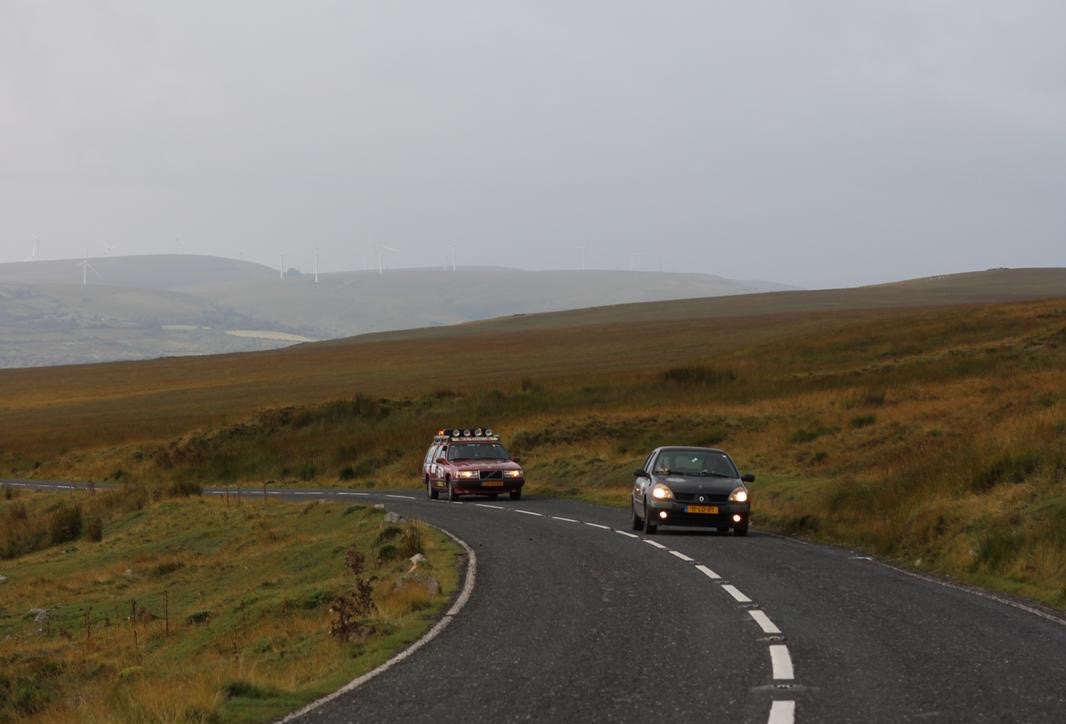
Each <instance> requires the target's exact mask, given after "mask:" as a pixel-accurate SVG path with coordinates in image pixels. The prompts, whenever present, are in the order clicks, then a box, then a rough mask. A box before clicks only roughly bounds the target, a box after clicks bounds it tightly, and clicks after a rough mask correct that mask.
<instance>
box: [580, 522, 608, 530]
mask: <svg viewBox="0 0 1066 724" xmlns="http://www.w3.org/2000/svg"><path fill="white" fill-rule="evenodd" d="M585 525H591V526H592V527H593V528H599V529H600V530H610V529H611V526H609V525H600V524H599V523H589V522H588V521H585Z"/></svg>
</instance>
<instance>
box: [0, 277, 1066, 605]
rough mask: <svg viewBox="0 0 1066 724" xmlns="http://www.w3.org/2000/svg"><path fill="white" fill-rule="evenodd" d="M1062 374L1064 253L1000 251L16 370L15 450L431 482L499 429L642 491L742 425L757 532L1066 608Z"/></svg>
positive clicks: (4, 462)
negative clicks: (909, 274)
mask: <svg viewBox="0 0 1066 724" xmlns="http://www.w3.org/2000/svg"><path fill="white" fill-rule="evenodd" d="M1064 391H1066V272H1064V271H1063V270H1056V269H1049V270H996V271H990V272H984V273H977V274H966V275H957V276H953V277H944V278H937V279H927V280H916V281H913V282H907V283H901V284H895V285H882V286H878V287H867V288H862V289H855V290H836V291H826V292H783V293H775V294H762V295H751V296H747V297H731V298H720V299H702V300H686V301H680V302H663V303H655V304H641V305H622V306H617V307H604V308H599V309H591V310H581V311H576V312H566V313H556V314H546V315H530V316H519V317H513V318H505V319H498V320H490V321H486V322H480V323H474V324H467V325H462V326H458V327H452V328H434V329H425V330H413V331H407V332H393V333H385V334H378V335H369V336H364V337H358V338H353V339H349V340H338V341H335V342H329V343H322V344H313V345H300V346H297V347H293V348H289V349H286V350H279V351H271V352H264V353H257V354H249V355H231V356H221V357H210V358H196V359H168V360H158V361H153V362H144V363H135V364H134V363H131V364H118V365H95V366H88V367H82V368H64V369H36V370H12V371H7V372H4V373H3V374H0V409H2V410H3V414H4V420H5V426H4V428H3V429H2V430H0V468H2V469H3V471H4V472H6V473H7V474H9V475H12V476H22V477H37V478H70V477H73V478H92V479H95V480H109V481H126V482H131V483H149V484H163V483H168V482H174V481H191V482H197V483H236V482H245V483H247V484H250V485H259V484H261V483H262V482H263V481H264V480H274V481H278V482H279V483H285V484H290V485H343V486H350V487H361V486H379V487H382V486H389V487H396V486H400V487H409V488H410V487H415V486H418V485H419V483H420V481H419V480H418V478H417V475H418V473H417V471H418V469H419V464H420V461H421V455H422V453H423V452H424V450H425V444H426V442H427V441H428V438H429V436H430V434H431V433H432V432H433V430H434V428H436V427H438V426H454V425H489V426H492V427H494V428H496V429H497V430H498V431H500V432H501V433H503V434H504V436H505V439H506V441H507V442H508V443H509V444H510V446H511V447H512V448H513V449H514V450H515V452H517V453H518V454H519V455H521V457H522V459H523V463H524V464H525V465H526V467H527V469H528V471H529V479H530V481H531V482H530V490H531V491H532V492H536V491H547V492H552V493H556V494H564V495H571V496H577V497H582V498H586V499H592V500H599V501H606V502H612V503H622V502H623V501H624V499H625V495H626V491H627V490H628V488H629V485H630V482H631V478H630V477H629V472H630V471H631V470H632V469H633V468H634V467H636V466H637V465H639V463H640V461H642V460H643V458H644V456H645V455H646V453H647V451H648V450H649V449H650V448H651V447H654V446H655V445H658V444H666V443H694V444H706V445H720V446H721V447H724V448H725V449H727V450H728V451H730V452H731V453H732V454H733V456H734V457H735V458H736V459H737V460H738V462H739V464H740V465H741V466H742V467H743V468H744V469H746V470H752V471H753V472H755V473H756V474H757V475H758V481H757V482H756V483H755V484H754V486H753V492H754V505H755V511H756V514H755V518H754V524H755V525H756V527H762V528H764V529H765V528H770V529H773V530H778V531H783V532H787V533H792V534H797V535H804V536H810V537H813V538H817V539H821V540H827V541H833V542H837V543H842V544H847V545H852V546H857V547H861V548H863V549H864V550H868V551H871V552H874V553H877V554H880V555H884V556H888V557H890V558H893V559H896V560H898V561H901V562H903V563H905V564H906V565H908V566H912V567H915V568H918V569H921V570H927V571H933V572H937V573H940V574H944V575H950V576H953V577H956V578H959V579H962V580H966V581H970V582H973V583H977V584H980V585H984V586H989V587H992V588H996V589H999V590H1003V591H1008V592H1013V593H1019V594H1023V595H1026V596H1030V597H1033V598H1037V599H1040V600H1042V601H1044V602H1047V603H1049V604H1051V605H1055V606H1059V607H1066V533H1064V531H1066V443H1064V442H1063V441H1064V437H1063V432H1066V392H1064ZM620 515H624V514H621V513H620Z"/></svg>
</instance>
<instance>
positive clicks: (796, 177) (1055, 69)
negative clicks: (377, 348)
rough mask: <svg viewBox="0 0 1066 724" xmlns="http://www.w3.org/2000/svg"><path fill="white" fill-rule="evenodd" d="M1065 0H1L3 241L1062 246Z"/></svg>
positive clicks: (947, 264)
mask: <svg viewBox="0 0 1066 724" xmlns="http://www.w3.org/2000/svg"><path fill="white" fill-rule="evenodd" d="M1064 30H1066V3H1063V2H1062V1H1061V0H1049V1H1047V2H1037V1H1033V0H1015V1H1013V2H1002V0H996V1H994V2H993V1H986V0H892V1H891V2H886V1H885V0H870V1H864V0H803V2H796V1H795V0H777V1H774V2H771V1H768V0H744V2H738V1H736V0H723V1H720V2H713V1H711V0H697V1H694V2H681V1H679V0H667V1H666V2H649V1H647V0H644V1H641V2H635V1H634V2H624V1H622V0H602V1H601V2H587V1H583V0H564V1H562V2H549V1H546V0H529V1H528V2H521V3H515V2H505V1H504V0H485V1H484V2H461V1H449V0H427V1H426V2H415V1H411V0H383V1H382V2H356V1H350V2H314V1H309V0H300V1H299V2H297V1H295V0H293V1H292V2H265V1H263V0H247V1H246V2H225V1H222V0H206V1H203V2H192V1H190V0H171V1H170V2H159V1H154V2H153V1H148V0H136V2H128V1H126V0H112V1H110V2H108V1H105V0H93V2H81V1H80V0H69V1H68V2H47V1H45V0H0V200H2V201H0V204H2V208H0V261H16V260H22V259H24V258H26V257H27V256H29V254H30V253H31V251H32V245H33V238H34V237H39V238H40V240H41V256H42V257H44V258H63V257H80V256H81V255H82V254H84V253H88V254H89V255H91V256H102V255H104V254H105V253H107V252H108V249H109V248H110V249H111V252H110V253H112V254H133V253H137V254H141V253H157V252H173V251H175V250H181V251H183V252H185V253H213V254H218V255H222V256H232V257H243V258H247V259H252V260H256V261H261V262H264V263H267V264H271V265H275V266H276V265H277V264H278V260H279V255H281V254H283V253H284V254H285V256H286V265H287V266H288V265H292V266H297V267H301V268H303V269H305V270H307V269H309V268H310V267H311V265H312V263H313V262H312V259H313V249H314V247H315V245H316V244H317V246H318V247H319V249H320V253H321V259H322V262H321V263H322V268H323V270H341V269H356V268H362V267H366V266H369V265H371V264H375V263H376V261H374V260H375V259H376V253H377V252H376V251H375V249H376V247H377V246H378V245H388V246H389V247H392V248H395V249H396V250H397V252H390V253H388V254H387V258H389V259H391V262H390V263H391V264H392V265H394V266H427V265H430V264H441V263H444V261H445V260H446V259H447V258H448V257H449V256H450V253H451V252H450V250H451V248H452V247H455V249H456V254H457V260H458V262H459V263H460V264H472V263H478V264H495V265H506V266H518V267H525V268H575V267H577V266H579V264H580V259H581V251H580V247H582V246H584V247H585V248H586V258H587V263H588V265H589V266H590V267H600V268H627V267H628V265H629V263H630V260H631V256H630V255H631V254H643V256H638V257H633V260H634V261H635V263H636V266H637V267H638V268H653V267H654V266H656V265H657V263H658V257H659V256H661V257H662V263H663V267H664V269H666V270H671V271H675V270H676V271H700V272H710V273H716V274H721V275H723V276H728V277H734V278H762V279H769V280H774V281H779V282H785V283H792V284H796V285H800V286H804V287H824V286H849V285H855V284H861V283H867V282H875V281H885V280H892V279H900V278H905V277H914V276H925V275H930V274H940V273H946V272H953V271H963V270H972V269H983V268H988V267H993V266H1015V267H1017V266H1066V42H1064V41H1063V33H1064Z"/></svg>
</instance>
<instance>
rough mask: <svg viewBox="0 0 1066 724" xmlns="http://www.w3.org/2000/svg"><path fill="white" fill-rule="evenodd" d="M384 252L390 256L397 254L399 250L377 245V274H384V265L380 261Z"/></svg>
mask: <svg viewBox="0 0 1066 724" xmlns="http://www.w3.org/2000/svg"><path fill="white" fill-rule="evenodd" d="M385 251H387V252H389V253H391V254H399V253H400V250H399V249H393V248H392V247H390V246H380V245H379V246H378V274H384V273H385V264H384V262H383V260H382V252H385Z"/></svg>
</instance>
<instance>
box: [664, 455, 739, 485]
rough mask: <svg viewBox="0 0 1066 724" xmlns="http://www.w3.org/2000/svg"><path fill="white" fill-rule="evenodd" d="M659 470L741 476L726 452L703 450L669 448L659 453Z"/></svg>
mask: <svg viewBox="0 0 1066 724" xmlns="http://www.w3.org/2000/svg"><path fill="white" fill-rule="evenodd" d="M655 470H656V471H657V472H671V473H676V474H678V475H709V476H712V477H722V478H736V477H739V474H738V473H737V469H736V466H734V465H733V461H732V460H730V459H729V456H728V455H726V454H725V453H720V452H710V451H701V450H668V451H664V452H662V453H660V454H659V457H658V459H657V460H656V461H655Z"/></svg>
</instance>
